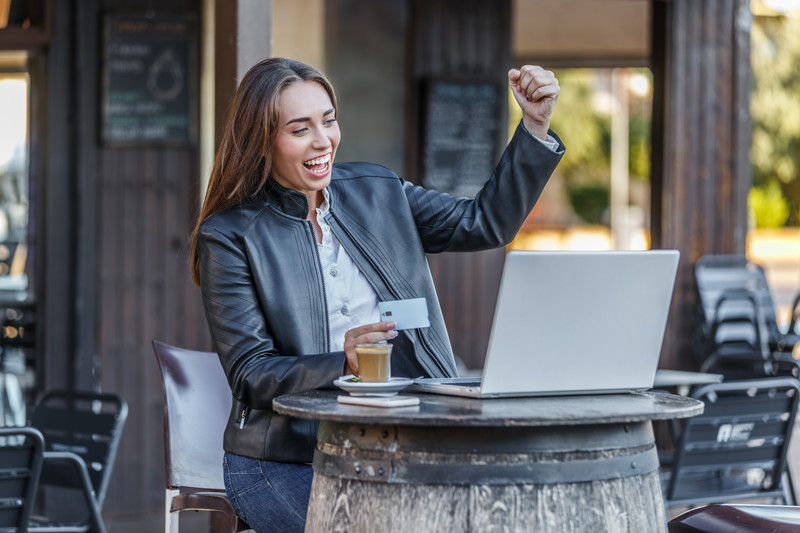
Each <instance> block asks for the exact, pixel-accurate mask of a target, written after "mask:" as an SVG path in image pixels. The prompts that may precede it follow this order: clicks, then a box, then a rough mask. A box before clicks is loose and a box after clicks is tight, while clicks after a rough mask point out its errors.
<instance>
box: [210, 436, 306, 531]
mask: <svg viewBox="0 0 800 533" xmlns="http://www.w3.org/2000/svg"><path fill="white" fill-rule="evenodd" d="M313 473H314V472H313V470H312V468H311V465H305V464H296V463H275V462H272V461H262V460H260V459H251V458H250V457H242V456H241V455H234V454H232V453H227V452H226V453H225V457H224V459H223V474H224V477H225V492H227V493H228V499H229V500H230V501H231V505H232V506H233V510H234V511H236V514H237V515H239V517H241V519H242V520H244V521H245V522H247V523H248V524H249V525H250V527H251V528H253V529H254V530H255V531H256V533H267V532H274V531H280V532H282V533H283V532H285V533H291V532H295V531H297V532H299V533H302V532H303V530H304V529H305V526H306V511H307V510H308V500H309V497H310V496H311V478H312V477H313Z"/></svg>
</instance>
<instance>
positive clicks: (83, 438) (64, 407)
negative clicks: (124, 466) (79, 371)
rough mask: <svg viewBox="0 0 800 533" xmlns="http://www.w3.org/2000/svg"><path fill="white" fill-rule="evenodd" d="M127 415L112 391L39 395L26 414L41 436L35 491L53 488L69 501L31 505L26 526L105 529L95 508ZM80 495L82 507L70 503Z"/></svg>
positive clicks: (56, 531)
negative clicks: (40, 463) (41, 456)
mask: <svg viewBox="0 0 800 533" xmlns="http://www.w3.org/2000/svg"><path fill="white" fill-rule="evenodd" d="M127 415H128V406H127V404H126V403H125V401H124V400H123V399H122V398H120V397H119V396H118V395H116V394H110V393H90V392H67V391H52V392H48V393H46V394H45V395H44V396H43V397H42V398H41V399H40V400H39V402H38V403H37V404H36V406H35V407H34V409H33V411H32V413H31V425H32V426H33V427H35V428H37V429H38V430H39V431H41V432H42V435H43V436H44V440H45V462H44V467H43V469H42V477H41V481H40V484H39V485H40V486H39V490H40V492H41V491H42V490H43V489H45V488H48V487H54V488H56V489H55V492H57V493H58V495H57V496H56V497H57V498H58V500H59V502H63V501H69V502H70V505H69V506H58V507H56V506H52V505H50V504H49V503H48V504H47V505H45V506H44V507H45V510H44V511H43V512H41V513H40V512H39V509H37V512H35V513H34V515H33V516H32V518H31V524H30V526H29V531H32V532H34V531H35V532H39V533H73V532H74V533H78V532H87V531H91V532H93V533H105V531H106V528H105V524H104V523H103V519H102V516H101V509H102V507H103V502H104V500H105V496H106V490H107V489H108V485H109V481H110V479H111V471H112V467H113V465H114V459H115V457H116V454H117V449H118V448H119V442H120V439H121V437H122V430H123V428H124V425H125V420H126V418H127ZM62 492H64V493H63V494H62ZM76 494H77V495H78V496H79V497H78V498H75V495H76ZM80 499H82V500H83V502H84V504H85V509H80V506H79V508H77V509H76V508H75V505H74V502H75V501H76V500H80ZM46 503H47V502H46ZM67 507H68V509H67ZM64 510H66V511H68V512H66V513H65V514H62V512H61V511H64ZM77 511H84V512H83V513H82V514H80V513H78V512H77Z"/></svg>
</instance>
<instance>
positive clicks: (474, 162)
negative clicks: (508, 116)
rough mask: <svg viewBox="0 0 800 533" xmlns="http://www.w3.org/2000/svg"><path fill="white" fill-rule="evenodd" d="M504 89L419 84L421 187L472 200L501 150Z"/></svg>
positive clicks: (432, 82)
mask: <svg viewBox="0 0 800 533" xmlns="http://www.w3.org/2000/svg"><path fill="white" fill-rule="evenodd" d="M504 88H505V86H504V85H502V84H498V83H496V82H481V81H447V80H428V81H427V82H425V83H424V84H423V104H422V113H423V120H422V128H423V132H422V157H421V158H420V160H421V167H422V168H421V177H422V184H423V185H424V186H426V187H429V188H432V189H437V190H439V191H442V192H447V193H449V194H453V195H457V196H474V195H475V193H477V192H478V191H479V190H480V189H481V187H482V186H483V184H484V183H485V182H486V180H487V179H489V177H490V176H491V174H492V171H493V170H494V167H495V165H496V164H497V159H498V156H499V154H500V148H501V144H500V143H501V138H500V136H501V132H505V128H501V127H500V121H501V119H502V117H503V116H504V113H503V110H502V108H501V105H502V104H503V103H504V102H505V98H503V95H504V93H503V89H504Z"/></svg>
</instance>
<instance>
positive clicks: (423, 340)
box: [309, 210, 447, 375]
mask: <svg viewBox="0 0 800 533" xmlns="http://www.w3.org/2000/svg"><path fill="white" fill-rule="evenodd" d="M328 216H329V217H331V218H332V219H333V220H335V221H336V224H337V226H338V227H339V228H341V230H342V231H343V232H344V233H345V234H346V235H347V237H348V238H349V239H350V242H352V243H353V246H355V247H356V248H358V250H359V251H360V252H361V255H362V256H363V257H364V258H365V259H366V261H367V262H368V263H369V264H370V265H371V266H372V268H373V270H375V272H377V273H378V275H379V276H380V277H381V279H382V280H383V282H384V283H385V284H386V286H387V287H388V288H389V292H391V293H392V296H393V297H394V298H395V299H400V293H399V292H398V291H397V289H395V287H394V284H392V282H391V281H390V280H389V278H388V277H387V276H386V274H384V272H383V270H382V269H380V268H378V265H376V264H375V262H373V261H372V260H371V259H370V255H369V254H368V253H366V252H365V251H364V249H363V248H362V247H361V245H360V244H359V242H358V240H357V239H355V238H354V237H353V234H352V233H350V231H348V229H347V227H346V226H345V225H344V224H342V222H341V221H340V220H339V218H338V217H337V216H336V215H335V214H334V213H333V210H331V211H330V212H329V213H328ZM326 218H327V217H326ZM309 224H310V223H309ZM329 225H330V224H329ZM352 259H353V260H354V261H355V258H352ZM418 338H419V340H420V342H421V343H422V347H423V348H424V350H425V351H426V352H428V354H429V355H430V357H431V359H432V360H433V362H434V364H435V365H436V366H437V367H438V368H439V370H440V371H441V372H442V374H444V375H447V371H446V370H445V368H444V367H443V366H442V364H441V363H440V362H439V360H438V359H437V358H436V356H435V355H434V352H433V350H432V349H431V347H430V344H428V341H427V339H426V338H425V336H424V335H423V334H422V333H420V334H419V335H418Z"/></svg>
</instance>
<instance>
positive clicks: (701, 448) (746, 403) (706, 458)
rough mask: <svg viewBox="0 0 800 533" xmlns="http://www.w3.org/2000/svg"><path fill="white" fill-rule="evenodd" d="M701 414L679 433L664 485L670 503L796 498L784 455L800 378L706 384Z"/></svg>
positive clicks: (702, 390)
mask: <svg viewBox="0 0 800 533" xmlns="http://www.w3.org/2000/svg"><path fill="white" fill-rule="evenodd" d="M690 396H691V397H693V398H696V399H699V400H701V401H703V402H704V404H705V410H704V412H703V414H702V415H700V416H697V417H694V418H690V419H687V420H686V421H685V422H684V423H683V426H682V428H681V429H680V433H679V437H678V444H677V446H676V451H675V454H674V456H673V457H672V461H671V463H672V464H671V466H670V467H669V468H668V469H666V468H665V469H664V472H663V475H662V483H663V488H664V499H665V503H666V506H667V507H668V508H671V507H679V506H686V505H688V506H693V505H698V504H704V503H726V502H730V501H738V500H748V499H754V498H772V499H778V500H781V501H782V502H783V503H785V504H793V503H794V501H795V496H794V490H793V487H792V486H791V480H790V478H789V476H788V469H787V466H786V465H787V459H786V457H787V452H788V450H789V441H790V438H791V435H792V430H793V428H794V423H795V415H796V412H797V405H798V399H800V381H798V380H797V379H795V378H791V377H775V378H765V379H758V380H742V381H731V382H725V383H714V384H711V385H703V386H701V387H699V388H698V389H696V390H695V391H694V392H692V394H691V395H690Z"/></svg>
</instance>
